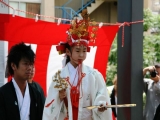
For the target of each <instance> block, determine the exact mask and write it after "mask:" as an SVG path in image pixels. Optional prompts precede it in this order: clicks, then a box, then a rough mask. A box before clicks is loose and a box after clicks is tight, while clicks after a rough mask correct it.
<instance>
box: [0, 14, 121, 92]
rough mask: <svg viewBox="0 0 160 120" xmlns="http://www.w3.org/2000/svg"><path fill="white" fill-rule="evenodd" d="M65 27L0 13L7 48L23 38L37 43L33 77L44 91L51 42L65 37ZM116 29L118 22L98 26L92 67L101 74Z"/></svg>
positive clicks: (65, 25) (0, 38) (63, 39)
mask: <svg viewBox="0 0 160 120" xmlns="http://www.w3.org/2000/svg"><path fill="white" fill-rule="evenodd" d="M68 28H69V25H67V24H60V25H57V23H52V22H45V21H40V20H39V21H38V22H35V19H29V18H23V17H19V16H15V17H12V15H9V14H0V40H5V41H8V42H9V49H10V47H11V46H12V45H14V44H16V43H18V42H22V41H23V42H25V43H30V44H37V50H36V61H35V67H36V74H35V77H34V79H35V80H36V81H37V82H38V83H39V84H40V85H41V86H42V87H43V89H44V92H45V93H46V73H47V66H48V57H49V53H50V50H51V46H52V45H57V44H58V43H59V42H60V41H66V37H67V34H66V31H67V29H68ZM90 29H91V27H90ZM118 30H119V26H118V25H114V26H103V27H101V28H99V29H98V36H97V39H96V44H95V46H97V51H96V57H95V61H94V68H96V69H98V70H99V71H100V72H101V73H102V75H103V76H104V78H105V77H106V67H107V62H108V55H109V51H110V47H111V44H112V41H113V39H114V37H115V35H116V33H117V31H118Z"/></svg>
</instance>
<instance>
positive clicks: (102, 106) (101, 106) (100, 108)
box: [98, 104, 108, 112]
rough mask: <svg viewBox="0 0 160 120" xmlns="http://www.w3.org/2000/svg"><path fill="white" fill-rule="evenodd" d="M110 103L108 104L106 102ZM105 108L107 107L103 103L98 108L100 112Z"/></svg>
mask: <svg viewBox="0 0 160 120" xmlns="http://www.w3.org/2000/svg"><path fill="white" fill-rule="evenodd" d="M106 105H108V104H106ZM105 110H107V107H105V106H104V105H103V104H101V105H100V107H99V108H98V111H99V112H104V111H105Z"/></svg>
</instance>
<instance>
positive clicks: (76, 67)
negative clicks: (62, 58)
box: [43, 11, 112, 120]
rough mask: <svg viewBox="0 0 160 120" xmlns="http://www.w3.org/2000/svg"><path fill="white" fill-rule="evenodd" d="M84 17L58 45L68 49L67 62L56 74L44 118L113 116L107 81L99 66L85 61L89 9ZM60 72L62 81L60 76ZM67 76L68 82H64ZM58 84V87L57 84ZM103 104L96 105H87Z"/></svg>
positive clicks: (77, 119) (65, 119) (106, 118)
mask: <svg viewBox="0 0 160 120" xmlns="http://www.w3.org/2000/svg"><path fill="white" fill-rule="evenodd" d="M82 17H83V20H80V21H79V22H78V21H77V20H75V21H74V22H73V23H72V25H71V28H70V29H69V30H68V39H67V42H66V43H61V44H59V46H57V50H58V51H59V52H61V53H66V57H67V59H66V65H65V67H64V68H63V69H62V70H61V71H60V72H57V73H56V74H55V75H54V76H55V78H54V81H53V82H52V83H51V85H50V88H49V91H48V95H47V98H46V102H45V106H44V111H43V120H112V113H111V109H110V108H107V109H106V107H105V105H107V104H110V98H109V95H108V92H107V88H106V84H105V81H104V79H103V76H102V75H101V73H100V72H98V70H96V69H93V68H91V67H88V66H86V65H84V64H83V61H84V60H85V58H86V53H87V52H89V50H90V49H89V47H88V43H89V40H90V37H89V32H88V26H89V23H88V22H89V19H88V14H87V12H86V11H83V12H82ZM56 76H59V82H56V81H58V79H57V78H58V77H56ZM60 79H63V80H65V82H66V84H67V86H63V85H64V84H63V83H64V81H63V82H62V84H61V82H60ZM57 86H58V87H57ZM95 105H100V106H101V107H98V108H95V109H91V110H89V109H87V108H85V107H86V106H95Z"/></svg>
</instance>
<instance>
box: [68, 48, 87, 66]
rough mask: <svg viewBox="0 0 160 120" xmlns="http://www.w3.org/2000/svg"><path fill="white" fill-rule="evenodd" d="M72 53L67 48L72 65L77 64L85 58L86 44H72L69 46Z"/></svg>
mask: <svg viewBox="0 0 160 120" xmlns="http://www.w3.org/2000/svg"><path fill="white" fill-rule="evenodd" d="M71 51H72V53H71V52H70V51H69V50H68V52H67V55H69V56H70V62H71V64H72V65H73V66H74V67H77V66H78V63H79V62H83V61H84V60H85V59H86V55H87V47H86V46H83V45H82V46H73V47H72V48H71Z"/></svg>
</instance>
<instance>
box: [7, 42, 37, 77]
mask: <svg viewBox="0 0 160 120" xmlns="http://www.w3.org/2000/svg"><path fill="white" fill-rule="evenodd" d="M21 59H27V60H29V62H30V63H33V64H34V60H35V53H34V52H33V50H32V49H31V45H25V44H24V43H23V42H21V43H19V44H16V45H14V46H12V48H11V49H10V51H9V54H8V60H7V66H6V69H7V70H6V71H7V75H6V77H8V76H10V75H11V76H12V75H13V74H14V72H13V69H12V67H11V63H14V64H15V65H16V66H17V68H18V66H19V62H20V60H21Z"/></svg>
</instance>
